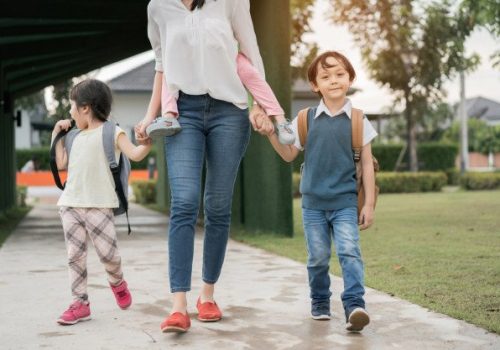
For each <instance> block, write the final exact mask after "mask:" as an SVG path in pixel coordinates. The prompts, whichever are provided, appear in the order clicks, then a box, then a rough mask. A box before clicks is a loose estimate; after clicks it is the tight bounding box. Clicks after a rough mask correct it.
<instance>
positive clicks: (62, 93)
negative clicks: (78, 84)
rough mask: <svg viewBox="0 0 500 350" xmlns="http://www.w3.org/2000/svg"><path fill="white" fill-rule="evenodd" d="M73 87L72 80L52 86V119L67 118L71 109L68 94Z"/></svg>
mask: <svg viewBox="0 0 500 350" xmlns="http://www.w3.org/2000/svg"><path fill="white" fill-rule="evenodd" d="M72 86H73V79H68V80H65V81H63V82H61V83H59V84H56V85H54V89H53V91H52V99H53V101H54V103H55V109H54V111H53V112H52V117H54V118H56V119H64V118H68V116H69V110H70V108H71V105H70V102H69V92H70V91H71V87H72Z"/></svg>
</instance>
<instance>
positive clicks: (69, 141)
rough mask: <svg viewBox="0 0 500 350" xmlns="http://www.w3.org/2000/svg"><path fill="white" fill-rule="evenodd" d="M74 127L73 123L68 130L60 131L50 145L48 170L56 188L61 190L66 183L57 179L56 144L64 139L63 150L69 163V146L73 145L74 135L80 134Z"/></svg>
mask: <svg viewBox="0 0 500 350" xmlns="http://www.w3.org/2000/svg"><path fill="white" fill-rule="evenodd" d="M74 126H75V124H74V122H72V123H71V128H70V129H68V130H61V131H59V133H58V134H57V135H56V137H55V138H54V141H53V142H52V145H51V146H50V161H49V164H50V170H51V172H52V177H53V178H54V182H55V183H56V186H57V187H59V188H60V189H61V190H64V188H65V187H66V182H64V184H63V183H61V178H60V177H59V169H58V168H57V161H56V146H57V143H58V142H59V141H60V140H61V139H62V138H63V137H64V138H65V139H64V148H65V149H66V155H67V158H68V162H69V154H70V152H71V146H72V145H73V141H74V140H75V137H76V135H78V133H79V132H80V130H79V129H76V128H73V127H74Z"/></svg>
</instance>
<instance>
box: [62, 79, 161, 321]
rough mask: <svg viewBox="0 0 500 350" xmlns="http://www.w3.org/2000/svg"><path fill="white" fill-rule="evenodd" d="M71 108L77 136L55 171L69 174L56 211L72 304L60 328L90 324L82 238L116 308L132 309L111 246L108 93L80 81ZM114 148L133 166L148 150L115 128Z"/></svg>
mask: <svg viewBox="0 0 500 350" xmlns="http://www.w3.org/2000/svg"><path fill="white" fill-rule="evenodd" d="M70 102H71V110H70V114H71V118H72V119H73V120H74V121H75V122H76V126H77V128H78V129H80V130H81V132H80V133H79V134H78V135H77V136H75V139H74V141H73V145H72V147H71V154H70V157H69V160H68V155H67V153H66V150H65V149H64V145H63V142H59V143H58V144H57V145H56V162H57V167H58V168H59V169H66V168H67V169H68V178H67V182H66V187H65V189H64V191H63V193H62V195H61V197H60V198H59V201H58V203H57V205H58V206H59V207H60V210H59V212H60V215H61V221H62V225H63V230H64V237H65V241H66V248H67V251H68V260H69V275H70V280H71V292H72V295H73V298H74V300H73V302H72V303H71V305H70V306H69V308H68V309H67V310H66V311H64V313H63V314H62V315H61V316H60V317H59V319H58V320H57V322H58V323H60V324H63V325H71V324H75V323H77V322H79V321H84V320H88V319H90V304H89V301H88V295H87V266H86V258H87V235H88V236H89V237H90V239H91V240H92V243H93V244H94V247H95V249H96V251H97V255H98V256H99V259H100V261H101V262H102V263H103V265H104V267H105V269H106V272H107V274H108V281H109V284H110V287H111V290H112V291H113V294H114V296H115V299H116V302H117V304H118V306H119V307H120V308H122V309H126V308H128V307H129V306H130V304H131V303H132V297H131V295H130V292H129V290H128V287H127V282H125V280H124V279H123V272H122V267H121V258H120V254H119V252H118V248H117V241H116V231H115V225H114V216H113V208H117V207H118V206H119V201H118V198H117V196H116V193H115V184H114V181H113V176H112V175H111V171H110V169H109V164H108V161H107V158H106V156H105V153H104V147H103V143H102V137H103V136H102V133H103V124H104V123H105V122H107V120H108V117H109V114H110V112H111V102H112V97H111V90H110V89H109V87H108V86H107V85H106V84H104V83H103V82H101V81H99V80H94V79H88V80H84V81H82V82H80V83H78V84H76V85H75V86H74V87H73V88H72V89H71V93H70ZM70 127H71V121H70V120H60V121H58V122H57V123H56V125H55V127H54V130H53V132H52V140H54V138H55V136H56V135H57V134H58V133H59V132H60V131H61V130H68V129H69V128H70ZM115 145H116V146H117V147H116V150H115V156H116V159H119V154H120V152H123V153H124V154H125V155H126V156H127V157H128V158H129V159H131V160H133V161H140V160H141V159H143V158H144V157H145V156H146V155H147V154H148V152H149V150H150V148H151V145H150V144H144V145H140V146H135V145H133V144H132V143H131V142H130V141H129V139H128V138H127V136H126V134H125V132H124V131H123V130H122V129H121V128H119V127H118V126H117V127H116V132H115Z"/></svg>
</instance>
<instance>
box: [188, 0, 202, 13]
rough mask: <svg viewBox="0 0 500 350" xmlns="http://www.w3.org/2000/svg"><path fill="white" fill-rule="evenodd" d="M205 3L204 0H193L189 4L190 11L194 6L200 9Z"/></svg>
mask: <svg viewBox="0 0 500 350" xmlns="http://www.w3.org/2000/svg"><path fill="white" fill-rule="evenodd" d="M203 5H205V0H193V3H192V4H191V11H194V10H195V9H196V8H199V9H201V8H202V7H203Z"/></svg>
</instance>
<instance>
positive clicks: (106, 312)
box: [0, 202, 500, 350]
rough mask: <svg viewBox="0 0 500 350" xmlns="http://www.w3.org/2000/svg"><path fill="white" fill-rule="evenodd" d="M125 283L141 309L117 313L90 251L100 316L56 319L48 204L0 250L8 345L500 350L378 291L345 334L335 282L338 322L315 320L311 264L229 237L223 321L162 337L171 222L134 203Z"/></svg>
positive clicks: (220, 295) (61, 286) (124, 248)
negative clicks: (358, 326)
mask: <svg viewBox="0 0 500 350" xmlns="http://www.w3.org/2000/svg"><path fill="white" fill-rule="evenodd" d="M117 222H118V228H119V245H120V250H121V255H122V258H123V266H124V272H125V277H126V279H127V281H128V283H129V286H130V287H131V292H132V295H133V298H134V303H133V305H132V306H131V308H130V309H129V310H126V311H122V310H120V309H118V307H116V305H115V302H114V298H113V296H112V293H111V291H110V289H109V287H108V286H107V282H106V278H105V274H104V270H103V267H102V266H101V265H100V263H99V261H98V259H97V257H96V254H95V251H93V250H90V252H89V258H88V260H89V262H88V265H89V281H88V282H89V294H90V300H91V307H92V317H93V319H92V320H91V321H89V322H82V323H79V324H77V325H75V326H66V327H64V326H59V325H58V324H56V322H55V320H56V318H57V317H58V316H59V314H60V313H61V312H62V311H63V310H64V309H65V308H66V307H67V306H68V304H69V302H70V291H69V282H68V272H67V268H66V265H67V264H66V259H65V256H66V253H65V248H64V240H63V236H62V230H61V225H60V222H59V218H58V214H57V208H56V207H55V206H54V205H53V204H49V203H46V202H40V203H39V204H37V205H36V206H35V208H34V209H33V210H32V211H31V212H30V213H29V215H28V216H27V217H26V218H25V219H24V220H23V221H22V223H21V224H20V225H19V226H18V228H17V229H16V231H15V232H14V233H13V234H12V235H11V237H10V238H9V239H8V240H7V242H5V244H4V246H3V247H2V248H1V249H0V266H1V269H0V324H1V327H0V348H1V349H16V350H18V349H38V348H41V349H85V350H89V349H112V350H116V349H161V348H162V349H168V348H172V347H173V348H175V349H196V350H199V349H217V350H224V349H231V350H234V349H259V350H264V349H266V350H267V349H278V350H279V349H307V350H309V349H349V350H357V349H377V350H379V349H384V350H385V349H405V350H406V349H426V350H429V349H440V350H443V349H445V350H446V349H453V350H457V349H467V350H472V349H500V336H498V335H495V334H491V333H488V332H486V331H485V330H483V329H480V328H477V327H475V326H472V325H469V324H467V323H465V322H462V321H457V320H455V319H452V318H449V317H447V316H444V315H441V314H436V313H433V312H429V311H427V310H426V309H424V308H421V307H419V306H416V305H413V304H411V303H408V302H406V301H403V300H400V299H397V298H393V297H390V296H388V295H387V294H385V293H381V292H378V291H375V290H372V289H368V290H367V295H366V300H367V305H368V307H369V311H370V314H371V318H372V323H371V324H370V325H369V327H368V328H367V329H365V331H364V332H363V333H362V334H348V333H347V332H346V331H345V330H344V322H343V321H344V320H343V316H342V310H341V304H340V302H339V290H341V289H342V281H341V280H340V279H338V278H336V277H333V283H332V285H333V288H334V295H333V297H332V298H333V300H334V302H333V311H334V318H333V319H332V320H331V321H329V322H324V321H322V322H319V321H313V320H311V319H310V317H309V301H308V287H307V275H306V268H305V266H304V265H302V264H300V263H297V262H294V261H292V260H289V259H286V258H282V257H278V256H276V255H272V254H269V253H267V252H264V251H262V250H259V249H255V248H251V247H248V246H246V245H243V244H240V243H237V242H233V241H231V242H230V244H229V246H228V252H227V257H226V262H225V265H224V270H223V274H222V277H221V280H220V282H219V283H218V288H217V294H216V297H217V301H218V303H219V305H220V306H221V308H222V310H223V312H224V319H223V320H222V321H221V322H218V323H211V324H206V323H201V322H198V321H197V320H196V319H195V314H194V313H193V314H192V318H193V323H192V328H191V330H190V331H189V332H188V333H187V334H183V335H174V334H163V333H161V332H160V329H159V325H160V322H161V321H162V320H163V318H164V317H165V316H166V313H167V311H168V310H169V307H170V305H171V303H170V299H169V293H168V279H167V255H166V250H167V244H166V239H165V237H166V233H165V232H166V229H167V225H166V224H167V218H166V217H165V216H162V215H160V214H158V213H155V212H153V211H149V210H146V209H144V208H141V207H138V206H135V205H134V206H133V207H132V210H131V223H132V229H133V233H132V235H131V236H127V234H126V228H125V225H124V221H123V219H122V218H120V219H119V220H118V221H117ZM201 238H202V234H201V233H200V234H199V235H197V239H196V247H195V250H196V252H195V262H194V268H193V270H194V271H193V293H190V295H189V306H190V311H191V312H194V311H195V307H194V305H195V302H196V297H197V294H196V293H197V291H199V288H200V274H201V272H200V270H201V252H202V241H201Z"/></svg>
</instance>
